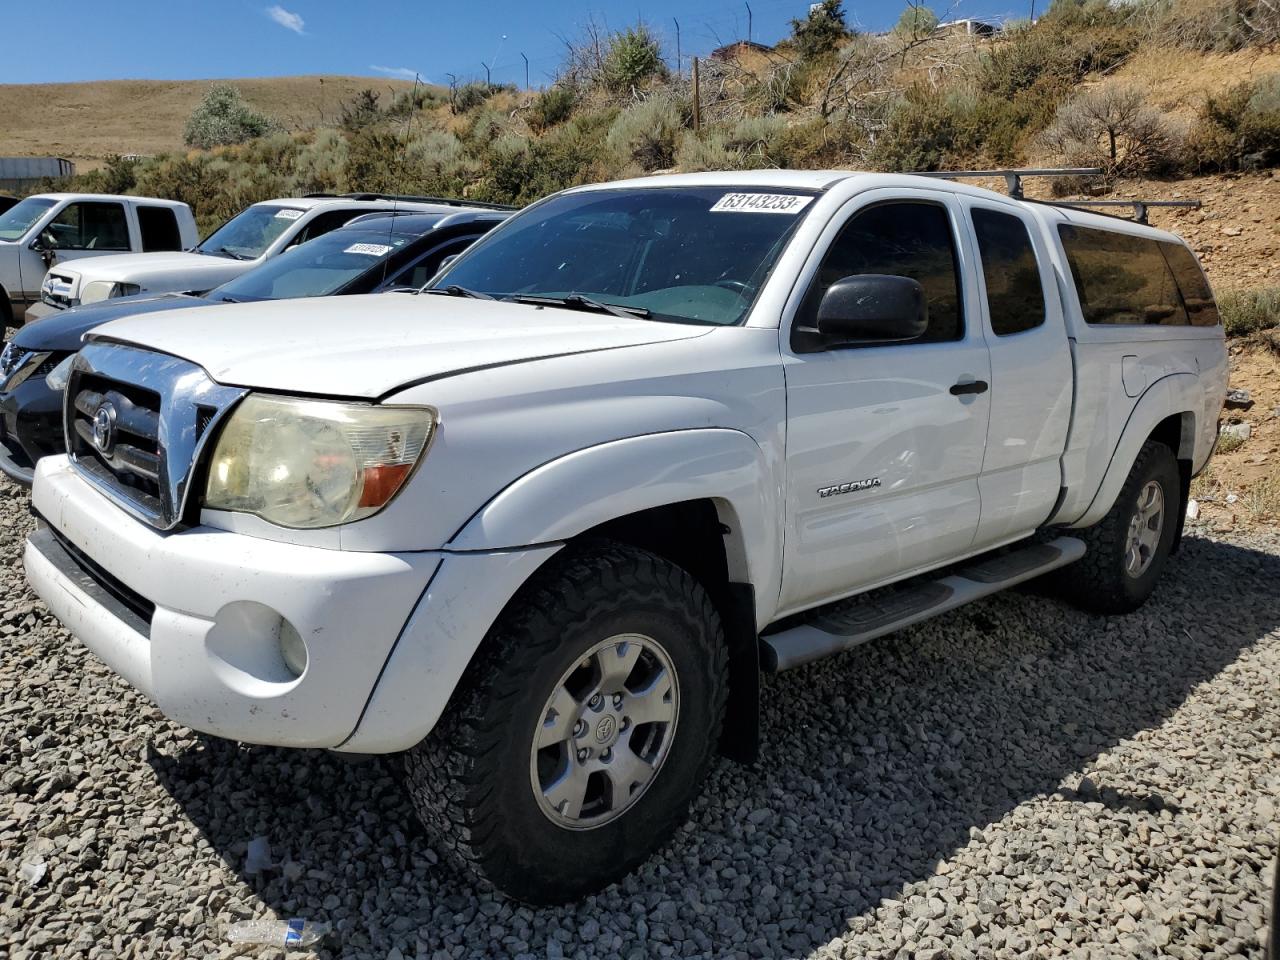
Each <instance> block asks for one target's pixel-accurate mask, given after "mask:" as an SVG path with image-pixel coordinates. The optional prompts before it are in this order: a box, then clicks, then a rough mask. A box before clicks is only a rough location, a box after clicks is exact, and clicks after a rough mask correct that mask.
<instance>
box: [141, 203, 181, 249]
mask: <svg viewBox="0 0 1280 960" xmlns="http://www.w3.org/2000/svg"><path fill="white" fill-rule="evenodd" d="M136 209H137V211H138V229H139V230H140V231H142V250H143V252H144V253H151V252H152V251H155V250H181V249H182V235H181V234H180V233H179V232H178V218H177V217H176V216H174V213H173V211H172V210H170V209H169V208H168V207H146V206H138V207H137V208H136Z"/></svg>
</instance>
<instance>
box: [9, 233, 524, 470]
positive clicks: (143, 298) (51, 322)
mask: <svg viewBox="0 0 1280 960" xmlns="http://www.w3.org/2000/svg"><path fill="white" fill-rule="evenodd" d="M508 215H509V214H507V213H504V212H500V211H493V210H466V211H461V212H459V213H449V214H403V215H391V214H388V215H380V214H369V215H368V216H364V217H360V218H358V219H356V220H353V221H352V222H351V223H349V224H347V225H346V226H344V227H340V228H338V229H337V230H334V231H332V232H331V233H326V234H324V235H323V236H320V237H317V238H316V239H315V240H311V241H308V242H307V243H304V244H302V245H301V246H298V247H295V248H294V249H293V250H289V251H287V252H286V253H282V254H281V255H280V256H278V257H275V258H274V259H272V260H269V261H267V262H266V263H264V264H263V265H262V266H260V267H257V268H256V269H254V270H250V271H249V272H248V273H246V274H243V275H242V276H239V277H237V278H236V279H234V280H231V281H228V282H227V283H224V284H223V285H222V286H220V287H215V288H214V289H212V290H210V291H209V292H208V293H206V294H204V295H203V296H200V297H195V296H188V295H186V294H181V293H171V294H162V295H160V296H153V295H146V294H142V295H139V296H135V297H117V298H115V299H112V300H107V301H103V302H101V303H95V304H90V305H88V306H83V307H75V308H72V309H70V310H66V311H63V312H62V313H58V314H55V315H53V316H50V317H45V318H44V319H42V320H39V321H37V322H35V323H31V324H28V325H27V326H25V327H23V328H22V329H20V330H19V331H17V333H15V334H14V335H13V339H12V340H10V341H9V343H8V344H6V345H5V348H4V352H3V353H0V471H2V472H3V473H5V474H6V475H7V476H9V477H10V478H12V479H14V480H17V481H18V482H19V483H23V484H27V485H30V484H31V479H32V475H33V471H34V469H35V462H36V461H37V460H39V459H40V458H41V457H47V456H51V455H53V454H58V453H62V452H63V451H64V450H65V449H66V442H65V440H64V438H63V433H62V389H61V387H60V386H53V385H50V384H49V383H48V382H47V378H48V377H49V375H50V374H51V373H55V371H58V372H59V374H60V372H61V371H60V370H59V367H60V365H62V364H63V363H64V361H67V362H69V360H70V357H71V356H72V355H73V354H74V353H75V352H76V351H77V350H79V349H80V341H81V338H83V336H84V335H85V334H86V333H88V332H89V331H90V330H92V329H93V328H94V327H97V326H101V325H102V324H104V323H107V322H108V321H110V320H117V319H119V318H121V317H128V316H135V315H137V314H140V313H153V312H155V311H158V310H176V309H179V308H182V309H185V308H187V307H204V306H211V305H214V304H219V303H242V302H247V301H251V300H281V299H286V298H292V297H333V296H343V295H347V294H356V293H377V292H379V291H383V290H390V289H393V288H397V287H401V288H418V287H421V286H423V285H424V284H425V283H426V282H427V281H428V280H430V279H431V277H432V276H434V275H435V273H436V271H437V270H438V269H439V268H440V264H441V262H442V261H444V260H445V258H447V257H452V256H454V255H456V254H458V253H461V252H462V251H463V250H465V249H466V248H467V247H468V246H469V245H470V244H471V243H473V242H474V241H475V240H476V239H477V238H479V237H481V236H483V235H484V234H485V233H488V232H489V231H490V230H492V229H493V228H494V227H495V226H497V225H498V224H499V223H501V222H502V221H503V220H504V219H506V217H507V216H508ZM193 319H194V317H193ZM61 369H62V370H65V369H66V367H65V366H62V367H61ZM57 382H58V376H55V377H54V383H55V384H57Z"/></svg>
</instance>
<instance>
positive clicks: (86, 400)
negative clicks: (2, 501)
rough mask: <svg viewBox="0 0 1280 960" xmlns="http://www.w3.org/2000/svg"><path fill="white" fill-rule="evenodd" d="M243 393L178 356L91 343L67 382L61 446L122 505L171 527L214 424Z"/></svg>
mask: <svg viewBox="0 0 1280 960" xmlns="http://www.w3.org/2000/svg"><path fill="white" fill-rule="evenodd" d="M245 393H246V391H245V390H243V389H242V388H239V387H226V386H223V385H222V384H219V383H215V382H214V381H213V380H211V379H210V378H209V375H208V374H206V373H205V372H204V370H203V369H201V368H200V367H198V366H196V365H195V364H193V363H190V362H189V361H187V360H182V359H180V358H178V357H173V356H170V355H168V354H164V353H156V352H154V351H149V350H142V349H139V348H137V347H129V346H125V345H123V344H116V343H106V342H98V343H90V344H89V345H87V346H86V347H85V348H84V349H83V350H81V351H80V353H79V354H78V355H77V356H76V360H75V362H74V364H73V365H72V369H71V376H70V380H69V382H68V384H67V395H66V405H65V408H64V409H65V421H66V435H67V436H66V439H67V449H68V451H69V453H70V456H71V459H72V461H73V462H74V463H75V465H76V467H77V469H79V470H80V472H81V474H82V475H83V476H85V477H86V478H87V479H88V480H90V481H91V482H93V483H94V484H95V485H97V486H98V487H99V488H100V489H102V490H103V491H104V492H105V493H107V494H108V495H109V496H110V497H111V498H112V499H114V500H115V501H116V502H117V503H119V504H120V505H121V506H122V507H124V508H125V509H126V510H128V511H129V512H131V513H133V514H134V515H135V516H137V517H138V518H139V519H141V520H144V521H145V522H147V523H149V524H150V525H152V526H154V527H157V528H159V529H162V530H168V529H172V528H173V527H175V526H177V525H178V524H179V523H181V522H182V519H183V514H184V511H185V509H186V503H187V495H188V493H189V491H190V487H191V482H192V479H193V477H194V475H195V474H196V473H197V468H198V465H199V462H200V454H201V451H202V450H203V449H204V445H205V443H206V441H207V440H208V439H209V437H210V436H212V434H213V432H214V426H215V425H216V424H217V423H218V422H219V421H220V420H221V418H222V417H223V416H224V415H225V414H226V412H227V411H228V410H229V409H230V408H231V407H232V406H233V405H234V404H235V402H236V401H237V400H239V399H240V397H242V396H243V395H244V394H245Z"/></svg>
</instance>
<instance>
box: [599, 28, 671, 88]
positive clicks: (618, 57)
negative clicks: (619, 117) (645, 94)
mask: <svg viewBox="0 0 1280 960" xmlns="http://www.w3.org/2000/svg"><path fill="white" fill-rule="evenodd" d="M666 74H667V67H666V64H664V63H663V62H662V47H661V45H660V44H659V43H658V39H657V37H655V36H654V35H653V33H652V32H651V31H650V30H649V28H648V27H646V26H645V25H644V24H637V25H636V26H634V27H628V28H627V29H626V30H623V31H622V32H620V33H615V34H613V35H612V36H611V37H610V38H609V42H608V46H607V48H606V49H605V52H604V57H603V59H602V61H601V66H600V80H601V82H602V84H603V85H604V88H605V89H606V90H608V91H609V92H610V93H613V94H624V93H629V92H631V91H635V90H639V89H641V88H642V87H643V86H644V85H645V84H646V83H647V82H648V81H649V80H653V79H657V78H661V77H665V76H666Z"/></svg>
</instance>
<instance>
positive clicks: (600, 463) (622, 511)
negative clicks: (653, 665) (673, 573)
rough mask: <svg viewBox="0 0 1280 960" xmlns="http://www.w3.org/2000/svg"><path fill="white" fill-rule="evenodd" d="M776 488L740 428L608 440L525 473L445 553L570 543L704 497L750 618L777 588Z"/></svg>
mask: <svg viewBox="0 0 1280 960" xmlns="http://www.w3.org/2000/svg"><path fill="white" fill-rule="evenodd" d="M780 487H781V484H780V480H779V478H776V477H775V476H774V471H773V470H772V469H771V468H770V465H769V461H768V458H767V457H766V455H765V452H764V451H763V450H762V449H761V447H760V445H759V444H758V443H756V441H755V440H754V439H752V438H751V437H750V436H749V435H747V434H745V433H743V432H741V431H739V430H729V429H722V428H708V429H691V430H676V431H671V432H665V433H652V434H644V435H642V436H636V437H628V438H626V439H622V440H612V441H609V442H607V443H602V444H598V445H596V446H591V447H586V448H584V449H582V450H577V451H574V452H573V453H569V454H566V455H565V456H562V457H558V458H557V459H555V460H551V461H549V462H547V463H544V464H542V465H541V466H539V467H537V468H535V469H534V470H531V471H530V472H529V473H527V474H525V475H524V476H522V477H520V478H519V479H518V480H516V481H514V482H513V483H511V484H510V485H508V486H507V487H506V488H505V489H503V490H502V491H500V492H499V493H498V494H497V495H496V496H494V497H493V498H492V499H491V500H489V502H488V503H486V504H485V505H484V506H483V507H481V508H480V510H479V511H477V512H476V514H475V515H474V516H472V517H471V519H470V520H469V521H467V523H466V524H464V525H463V527H462V528H461V529H460V530H458V531H457V533H455V534H454V536H453V538H452V539H451V540H450V541H449V543H448V544H447V545H446V546H445V549H446V550H451V551H473V550H484V551H490V550H506V549H514V548H520V547H528V546H533V545H538V544H548V543H556V542H560V541H564V540H569V539H571V538H573V537H575V536H578V535H579V534H581V533H584V532H586V531H587V530H590V529H592V528H593V527H596V526H599V525H600V524H602V523H605V522H607V521H609V520H614V519H617V518H618V517H623V516H627V515H629V514H632V513H637V512H639V511H641V510H646V509H650V508H652V507H661V506H666V505H669V504H673V503H681V502H684V501H688V500H700V499H709V500H711V501H712V502H713V503H714V504H715V506H716V510H717V512H718V514H719V516H720V521H721V522H722V523H723V524H724V525H725V526H726V527H727V528H728V532H727V533H726V534H725V552H726V555H727V559H728V566H729V579H730V580H731V581H734V582H739V583H750V584H752V585H754V587H755V596H756V620H757V623H762V622H764V619H763V618H765V617H767V616H768V615H769V614H770V613H771V612H772V611H771V609H767V610H762V605H764V606H768V605H769V604H772V603H776V600H777V597H778V589H779V585H780V582H781V561H780V558H781V556H782V544H781V527H780V524H779V518H780V517H781V515H782V514H781V502H780V498H781V489H780Z"/></svg>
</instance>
